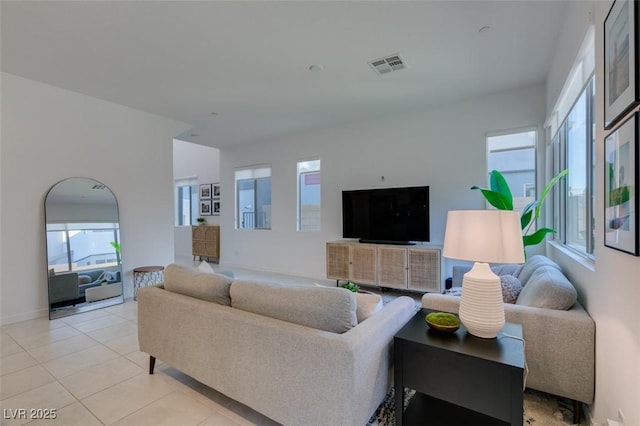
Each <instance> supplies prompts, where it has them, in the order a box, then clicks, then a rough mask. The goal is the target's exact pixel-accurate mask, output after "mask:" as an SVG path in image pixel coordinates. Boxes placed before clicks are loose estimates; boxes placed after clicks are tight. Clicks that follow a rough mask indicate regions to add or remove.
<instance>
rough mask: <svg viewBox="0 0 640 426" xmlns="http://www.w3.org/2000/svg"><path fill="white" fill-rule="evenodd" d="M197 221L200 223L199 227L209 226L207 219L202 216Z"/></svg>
mask: <svg viewBox="0 0 640 426" xmlns="http://www.w3.org/2000/svg"><path fill="white" fill-rule="evenodd" d="M196 221H197V222H198V224H199V225H206V224H207V219H205V218H204V217H202V216H200V217H198V218H197V219H196Z"/></svg>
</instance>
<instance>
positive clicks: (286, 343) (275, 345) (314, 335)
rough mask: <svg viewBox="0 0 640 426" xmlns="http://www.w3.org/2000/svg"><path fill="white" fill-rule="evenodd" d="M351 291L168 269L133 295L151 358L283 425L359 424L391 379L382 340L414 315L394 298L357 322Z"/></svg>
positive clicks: (407, 303)
mask: <svg viewBox="0 0 640 426" xmlns="http://www.w3.org/2000/svg"><path fill="white" fill-rule="evenodd" d="M356 310H357V306H356V298H355V296H354V293H351V292H349V291H347V290H344V289H341V288H329V287H322V288H318V287H290V286H289V287H285V286H279V285H275V284H269V283H263V282H252V281H240V280H236V281H232V279H230V278H229V277H226V276H223V275H218V274H210V273H202V272H199V271H197V270H195V269H193V268H187V267H183V266H178V265H169V266H167V268H166V269H165V274H164V283H163V284H162V285H158V286H152V287H145V288H141V289H140V290H139V292H138V339H139V343H140V349H141V350H142V351H144V352H146V353H148V354H149V355H150V373H153V365H154V362H155V359H156V358H157V359H160V360H162V361H164V362H165V363H167V364H169V365H171V366H173V367H175V368H177V369H178V370H181V371H182V372H184V373H186V374H188V375H190V376H191V377H193V378H195V379H197V380H198V381H200V382H202V383H204V384H206V385H208V386H210V387H212V388H214V389H216V390H218V391H219V392H222V393H223V394H225V395H227V396H228V397H230V398H233V399H235V400H237V401H239V402H241V403H243V404H245V405H247V406H249V407H251V408H253V409H255V410H256V411H258V412H260V413H262V414H264V415H265V416H267V417H269V418H271V419H273V420H275V421H277V422H279V423H282V424H284V425H296V426H298V425H306V426H313V425H323V426H324V425H364V424H366V422H367V420H368V419H369V417H370V416H371V415H372V414H373V413H374V411H375V409H376V408H377V407H378V405H379V404H380V403H381V402H382V400H383V399H384V396H385V394H386V393H387V391H388V390H389V388H390V386H391V384H392V365H393V362H392V361H393V360H392V354H391V349H392V341H393V336H394V334H395V333H396V332H398V331H399V330H400V328H402V326H403V325H404V324H405V323H406V322H407V321H408V320H409V319H410V318H411V317H412V316H413V315H414V313H415V312H416V307H415V302H414V300H413V299H411V298H409V297H406V296H405V297H399V298H397V299H395V300H393V301H392V302H390V303H388V304H386V305H385V306H384V307H383V308H382V310H380V311H378V312H376V313H374V314H373V315H371V316H370V317H368V318H366V319H364V320H363V321H361V322H360V323H357V320H356Z"/></svg>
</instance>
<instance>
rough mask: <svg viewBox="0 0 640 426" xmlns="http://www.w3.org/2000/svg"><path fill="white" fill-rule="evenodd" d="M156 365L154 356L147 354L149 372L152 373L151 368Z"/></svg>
mask: <svg viewBox="0 0 640 426" xmlns="http://www.w3.org/2000/svg"><path fill="white" fill-rule="evenodd" d="M155 366H156V357H155V356H151V355H149V374H153V369H154V367H155Z"/></svg>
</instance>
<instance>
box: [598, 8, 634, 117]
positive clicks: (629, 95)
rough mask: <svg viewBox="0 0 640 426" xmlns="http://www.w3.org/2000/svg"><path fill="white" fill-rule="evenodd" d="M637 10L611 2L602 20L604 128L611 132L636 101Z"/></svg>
mask: <svg viewBox="0 0 640 426" xmlns="http://www.w3.org/2000/svg"><path fill="white" fill-rule="evenodd" d="M637 17H638V10H637V3H636V2H635V1H631V0H615V1H614V2H613V5H612V6H611V10H609V14H608V15H607V17H606V18H605V20H604V68H605V69H604V127H605V129H611V128H612V127H613V126H614V125H615V124H616V122H617V121H619V120H620V119H622V117H623V116H624V115H625V114H626V113H627V112H629V111H630V110H631V109H632V108H633V107H634V106H635V105H637V104H638V101H639V92H638V89H639V88H638V69H637V64H636V61H637V54H638V45H637V41H638V40H637V37H638V21H637Z"/></svg>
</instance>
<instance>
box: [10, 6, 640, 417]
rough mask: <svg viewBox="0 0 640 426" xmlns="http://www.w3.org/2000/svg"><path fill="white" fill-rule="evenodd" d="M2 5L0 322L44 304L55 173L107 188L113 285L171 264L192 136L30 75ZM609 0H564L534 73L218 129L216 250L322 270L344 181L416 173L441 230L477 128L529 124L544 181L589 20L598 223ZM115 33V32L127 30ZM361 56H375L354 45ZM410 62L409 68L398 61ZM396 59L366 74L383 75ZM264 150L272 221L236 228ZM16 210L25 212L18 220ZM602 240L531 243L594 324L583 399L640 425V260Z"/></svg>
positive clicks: (466, 176)
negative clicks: (365, 106) (317, 168)
mask: <svg viewBox="0 0 640 426" xmlns="http://www.w3.org/2000/svg"><path fill="white" fill-rule="evenodd" d="M10 3H11V2H4V1H3V4H2V12H3V14H2V32H3V37H2V44H3V46H2V47H3V51H2V59H3V60H2V67H3V68H2V71H3V73H2V112H3V115H2V147H1V148H2V151H1V152H2V159H1V161H2V168H1V170H2V171H1V173H2V174H1V182H0V184H1V185H2V186H1V188H2V204H1V206H0V212H1V214H2V218H1V220H2V222H1V226H2V228H1V232H0V234H1V235H2V241H1V246H0V250H1V258H2V265H1V269H0V271H1V272H0V273H1V292H2V293H1V294H2V302H1V304H2V305H1V309H2V312H1V319H2V324H3V325H4V324H10V323H15V322H19V321H24V320H29V319H32V318H37V317H43V316H46V315H47V308H46V307H47V306H48V302H47V290H46V273H47V271H46V256H45V237H44V232H43V224H44V212H43V203H44V196H45V194H46V192H47V191H48V189H49V188H50V187H51V186H52V185H54V184H55V183H56V182H58V181H60V180H62V179H65V178H67V177H72V176H86V177H92V178H94V179H96V180H99V181H101V182H103V183H105V184H106V185H107V186H109V188H111V189H112V191H113V192H114V194H115V195H116V197H117V199H118V204H119V208H120V218H121V235H122V252H123V273H124V286H125V296H126V297H131V295H132V280H133V276H132V275H133V273H132V271H133V268H135V267H137V266H140V265H155V264H158V265H167V264H169V263H171V262H173V261H174V259H175V256H176V252H175V241H176V239H175V235H174V226H173V224H174V208H173V206H174V198H173V197H174V195H173V180H174V174H173V139H174V138H175V137H177V136H178V135H182V136H183V137H184V138H185V139H189V135H191V134H192V133H196V132H195V131H193V130H192V128H193V123H191V122H187V121H186V120H181V119H176V118H175V117H174V118H167V117H172V115H171V114H170V108H169V107H168V106H167V113H166V114H164V116H163V114H158V113H149V112H145V111H143V110H141V109H136V108H132V107H131V106H124V104H119V103H118V102H115V101H113V100H111V101H110V100H109V99H108V98H102V99H101V98H99V97H96V96H94V95H86V94H82V93H83V91H82V87H83V86H82V84H80V83H82V82H78V81H66V82H65V81H64V75H65V74H64V66H60V68H59V69H60V70H62V71H60V72H61V74H60V75H56V76H55V77H56V78H53V77H54V76H52V80H55V81H60V83H59V84H52V83H46V82H43V81H44V80H40V79H39V78H36V77H35V76H36V75H37V74H36V72H35V70H36V69H37V68H38V66H39V65H38V64H39V61H41V60H42V61H44V58H38V57H37V55H36V56H33V57H30V56H29V55H30V51H29V50H28V49H22V50H19V51H16V50H12V49H11V47H12V44H11V42H10V41H8V40H7V39H6V37H5V31H9V30H13V31H18V30H16V29H15V28H13V26H14V25H22V24H21V23H20V21H19V20H16V21H13V22H9V21H10V20H11V18H10V17H11V16H12V15H11V14H10V13H7V11H11V9H10V8H9V7H7V6H9V5H10ZM51 3H54V2H51ZM611 4H612V2H608V1H606V2H600V1H597V2H567V5H566V11H565V15H564V19H563V20H562V25H561V30H560V32H559V35H558V38H557V39H554V40H552V41H553V43H554V44H555V46H556V47H555V53H554V54H553V58H552V60H551V62H550V67H549V71H548V73H547V75H546V76H545V77H544V78H543V79H542V80H540V81H538V82H536V83H532V84H527V85H525V86H514V87H510V88H504V89H502V90H499V91H497V92H492V93H486V94H479V95H477V96H472V97H468V96H462V97H460V98H458V99H456V100H451V101H448V102H446V103H444V104H439V105H433V106H428V107H421V108H414V109H412V108H406V109H404V107H402V100H403V98H402V96H401V95H399V96H398V98H397V99H396V100H395V101H396V103H395V104H392V105H394V107H393V108H391V110H392V111H393V112H392V114H390V115H382V114H381V115H379V116H377V117H375V118H362V119H359V120H355V119H353V120H351V121H350V122H343V123H340V124H336V125H327V126H325V127H319V128H314V129H309V130H300V131H298V132H295V133H291V134H285V135H281V136H278V137H272V138H270V139H269V140H260V143H255V144H242V145H238V146H224V141H215V142H214V143H213V144H212V146H217V147H219V148H220V171H219V176H220V183H221V186H222V197H221V199H222V202H223V207H222V210H221V215H220V225H221V233H222V237H221V239H222V244H221V251H222V252H221V259H222V262H223V264H224V263H228V264H229V265H233V266H238V267H244V268H250V269H251V268H252V269H256V270H266V271H274V272H279V273H286V274H290V275H297V276H302V277H309V278H316V279H323V278H325V252H324V250H325V243H326V242H327V241H332V240H336V239H339V238H341V218H340V215H341V211H340V194H341V191H342V190H343V189H360V188H373V187H384V186H390V187H393V186H409V185H418V184H424V185H429V186H430V190H431V194H430V197H431V198H430V201H431V243H432V244H434V245H437V244H441V243H442V241H443V240H444V229H445V220H446V212H447V211H448V210H455V209H479V208H484V206H485V204H484V200H483V198H482V197H481V195H480V194H479V193H477V192H475V191H470V190H469V188H470V186H472V185H482V186H484V183H485V182H484V181H485V177H486V173H487V170H486V161H485V155H486V141H485V137H486V134H487V132H496V131H503V130H509V129H519V128H525V127H531V126H535V127H536V128H537V129H538V132H539V136H538V138H539V146H538V160H539V163H538V182H537V183H538V186H539V187H542V186H543V184H544V183H545V181H546V180H547V179H548V177H549V176H548V170H549V165H548V164H547V163H546V158H547V157H546V155H547V153H546V152H545V151H546V142H545V143H543V141H544V139H545V135H544V133H545V132H544V129H545V123H546V122H547V119H548V115H549V113H550V111H552V110H553V108H554V105H555V103H556V100H557V99H558V98H559V96H560V92H561V90H562V87H563V86H564V84H565V81H566V79H567V77H568V75H569V72H570V70H571V68H572V66H573V64H574V60H575V57H576V55H577V53H578V50H579V48H580V45H581V43H582V41H583V39H584V37H585V35H586V33H587V29H588V28H589V27H590V25H591V24H593V28H594V30H595V48H596V66H595V76H596V85H597V89H596V99H597V101H596V106H597V108H596V123H597V125H596V146H597V149H596V177H595V182H596V194H595V200H596V204H595V217H596V223H597V224H601V223H603V222H604V217H603V212H604V202H603V198H604V196H603V194H604V187H603V182H604V168H603V164H604V150H603V145H604V144H603V141H604V138H605V137H606V135H608V134H609V132H610V130H604V127H603V124H602V123H603V102H602V98H601V97H600V94H601V93H603V92H604V89H603V87H604V86H603V84H604V83H603V80H602V78H601V77H602V74H603V70H604V65H603V61H604V58H603V50H604V48H603V46H604V42H603V24H604V21H605V18H606V16H607V13H608V11H609V8H610V7H611ZM51 7H54V6H51ZM47 12H51V11H50V10H47ZM55 13H60V14H66V13H68V12H67V11H57V12H55ZM23 28H29V31H34V32H38V31H42V32H43V33H45V34H46V32H47V30H48V28H46V27H44V26H43V27H42V28H38V27H37V26H36V27H33V26H31V27H23ZM473 31H474V32H477V28H474V29H473ZM7 34H9V35H10V34H12V33H11V32H8V33H7ZM122 37H123V38H124V39H125V40H126V34H124V33H123V34H122ZM34 40H37V38H34ZM74 43H79V42H78V41H74ZM372 44H375V43H373V42H372ZM390 48H391V46H389V47H386V46H385V47H384V50H383V51H382V52H380V55H384V54H388V53H393V52H394V51H400V53H402V52H403V51H404V49H403V46H397V47H394V49H391V51H387V50H388V49H390ZM373 50H374V51H377V50H378V47H376V48H375V49H373ZM16 55H17V56H20V57H21V60H23V61H26V62H29V61H31V63H32V68H33V72H32V73H28V72H18V70H14V69H12V66H13V63H14V62H13V61H15V60H17V59H16ZM139 55H141V56H143V55H144V52H139ZM22 56H24V57H22ZM127 59H132V58H123V59H122V60H123V64H126V63H127ZM362 59H363V60H367V59H372V58H368V57H367V55H365V57H363V58H362ZM52 60H54V61H55V58H53V59H52ZM317 60H323V61H324V59H316V58H309V57H304V58H301V59H300V62H304V63H305V64H307V65H306V66H309V65H310V64H311V63H313V62H312V61H317ZM534 60H535V59H534ZM87 61H88V62H91V58H87ZM407 61H408V66H409V67H411V61H410V60H409V59H408V58H407ZM328 63H329V62H325V69H324V70H322V71H321V72H319V73H314V72H310V71H307V72H308V79H309V80H311V81H312V82H315V83H311V84H323V83H321V82H318V81H317V80H319V79H321V78H323V75H324V74H323V73H328V72H331V69H330V68H329V67H328V66H327V64H328ZM166 65H167V64H164V63H163V64H154V66H158V67H161V66H166ZM123 66H124V65H123ZM409 70H410V68H408V69H407V70H401V71H398V72H397V74H391V75H388V76H379V77H378V76H374V77H376V78H380V79H382V78H386V77H391V78H394V77H395V76H396V75H399V76H401V73H402V72H405V71H409ZM367 71H370V70H367ZM474 71H477V70H471V71H466V73H467V74H473V72H474ZM91 72H94V70H93V69H92V71H91ZM95 72H98V75H100V73H99V71H95ZM101 77H102V78H104V80H105V86H106V85H107V82H110V83H111V84H110V86H109V87H111V88H112V89H111V90H113V91H114V92H115V91H117V90H118V87H119V86H118V82H117V81H116V82H113V81H111V80H112V78H113V77H111V76H109V75H101ZM395 78H400V77H395ZM142 83H143V82H139V84H142ZM167 84H170V82H167ZM352 84H356V83H355V82H353V83H352ZM291 96H292V97H293V94H292V95H291ZM134 97H135V96H134ZM247 102H251V99H247ZM258 102H259V101H258V100H256V103H258ZM263 108H264V109H265V110H266V109H268V107H267V106H263ZM265 113H266V112H265ZM206 114H209V113H205V115H206ZM218 118H219V119H220V120H222V121H223V120H224V113H223V111H222V110H221V111H220V116H219V117H214V119H218ZM193 138H195V137H191V139H193ZM258 139H259V138H257V137H256V140H258ZM309 158H321V160H322V226H321V232H313V233H300V232H297V231H296V227H295V223H296V210H295V194H296V179H295V166H296V162H297V161H300V160H301V159H309ZM261 164H268V165H270V166H271V170H272V181H273V193H272V196H273V212H272V215H273V222H272V226H271V230H270V231H266V232H263V231H239V230H236V229H235V225H234V212H233V208H232V206H233V203H234V199H233V197H232V194H233V192H234V171H235V169H236V168H238V167H245V166H253V165H261ZM22 222H29V223H31V225H30V226H29V227H22V226H20V225H19V224H20V223H22ZM603 239H604V235H603V230H602V227H601V226H597V227H596V244H595V256H594V257H595V260H594V261H592V262H588V261H586V260H583V259H581V258H576V257H575V256H573V255H571V254H570V252H568V251H567V250H565V249H564V248H563V247H561V246H560V245H558V244H555V243H550V244H547V245H546V247H545V246H541V247H540V248H539V249H540V250H541V251H542V252H546V254H547V255H548V256H549V257H551V258H552V259H553V260H554V261H556V262H557V263H559V264H560V265H561V266H562V267H563V270H564V272H565V273H566V275H567V276H568V277H569V278H570V279H571V281H572V282H573V284H574V285H575V286H576V288H577V290H578V294H579V300H580V301H581V302H582V304H583V305H584V306H585V308H586V309H587V310H588V312H589V314H590V315H591V316H592V317H593V318H594V320H595V322H596V324H597V340H596V362H597V364H596V397H595V403H594V404H593V406H592V407H591V413H590V414H591V416H592V417H591V420H592V422H593V424H603V425H604V424H606V420H607V419H614V420H620V415H619V413H623V414H622V417H624V424H625V425H634V424H640V410H639V409H638V407H637V401H638V400H640V361H639V360H640V329H638V327H637V324H639V323H640V313H638V310H637V309H636V307H635V300H638V297H639V296H640V288H639V287H638V286H637V277H638V275H639V274H640V261H639V259H638V258H637V257H634V256H630V255H628V254H625V253H622V252H620V251H616V250H612V249H610V248H607V247H605V246H604V244H603V242H602V241H603ZM23 254H27V255H26V256H24V255H23ZM451 266H452V263H451V262H449V261H448V262H446V263H445V275H446V274H447V273H448V271H450V269H451Z"/></svg>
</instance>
